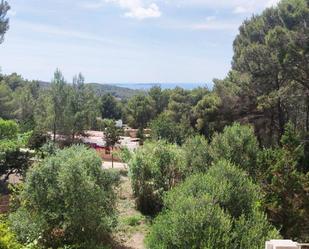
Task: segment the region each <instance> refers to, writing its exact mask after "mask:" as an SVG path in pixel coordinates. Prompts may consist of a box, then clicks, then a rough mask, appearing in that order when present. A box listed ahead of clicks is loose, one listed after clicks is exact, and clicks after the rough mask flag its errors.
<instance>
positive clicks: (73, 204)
mask: <svg viewBox="0 0 309 249" xmlns="http://www.w3.org/2000/svg"><path fill="white" fill-rule="evenodd" d="M116 180H117V176H116V175H115V174H112V173H111V172H109V171H104V170H102V168H101V160H100V158H99V157H98V156H97V155H96V153H95V152H94V151H90V150H88V149H86V148H85V147H83V146H73V147H71V148H68V149H65V150H62V151H58V152H57V153H56V154H55V155H52V156H50V157H48V158H46V159H44V160H43V161H42V162H40V163H38V164H36V165H35V166H34V167H33V168H31V169H30V171H29V173H28V174H27V177H26V182H25V185H24V189H23V191H22V192H21V194H20V197H19V198H20V203H21V206H20V207H19V208H18V210H17V211H16V212H14V213H12V214H11V216H10V219H11V221H12V227H13V230H14V231H15V232H16V233H17V236H18V238H19V240H21V241H23V242H26V241H29V240H30V241H34V240H39V243H40V244H42V245H44V246H47V247H53V248H54V247H57V246H63V245H64V244H68V245H72V244H78V245H85V244H89V243H97V244H99V243H100V242H102V241H103V240H104V238H106V236H107V235H108V234H109V232H110V231H111V229H112V227H113V226H114V225H115V221H116V216H115V208H114V204H115V203H114V199H115V196H114V192H113V188H112V187H113V184H114V183H115V182H116Z"/></svg>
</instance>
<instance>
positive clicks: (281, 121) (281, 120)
mask: <svg viewBox="0 0 309 249" xmlns="http://www.w3.org/2000/svg"><path fill="white" fill-rule="evenodd" d="M277 111H278V123H279V136H278V143H279V144H280V140H281V137H282V135H283V133H284V126H285V121H284V113H283V110H282V105H281V99H280V98H279V100H278V104H277Z"/></svg>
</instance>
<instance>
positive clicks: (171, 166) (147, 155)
mask: <svg viewBox="0 0 309 249" xmlns="http://www.w3.org/2000/svg"><path fill="white" fill-rule="evenodd" d="M129 167H130V177H131V179H132V187H133V192H134V194H135V196H136V198H137V207H138V209H139V210H140V211H142V212H143V213H144V214H150V215H153V214H155V213H157V212H158V211H160V210H161V208H162V197H163V194H164V193H165V192H166V191H168V190H170V189H171V188H172V187H173V186H175V185H176V184H177V183H178V182H179V181H180V180H181V179H182V178H183V171H184V167H185V158H184V156H183V153H182V150H181V148H180V147H178V146H177V145H171V144H168V143H166V142H164V141H159V142H155V143H146V144H145V145H144V146H143V147H141V148H139V149H138V150H137V151H136V152H135V153H134V154H133V155H132V158H131V160H130V161H129Z"/></svg>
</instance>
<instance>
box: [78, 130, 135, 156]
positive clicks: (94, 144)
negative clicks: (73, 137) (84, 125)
mask: <svg viewBox="0 0 309 249" xmlns="http://www.w3.org/2000/svg"><path fill="white" fill-rule="evenodd" d="M80 140H81V141H82V142H83V143H84V144H86V145H88V146H89V147H91V148H93V149H95V150H96V151H97V153H98V154H99V155H100V157H101V158H102V159H104V160H112V151H111V148H110V147H108V146H106V142H105V139H104V132H102V131H86V132H85V136H81V137H80ZM138 147H139V141H138V140H136V139H133V138H131V137H123V136H121V137H120V140H119V143H118V144H117V145H116V146H115V147H114V152H117V151H118V150H119V149H120V148H128V149H129V150H130V151H134V150H136V149H137V148H138ZM114 159H115V161H119V159H118V158H114Z"/></svg>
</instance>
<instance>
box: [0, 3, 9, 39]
mask: <svg viewBox="0 0 309 249" xmlns="http://www.w3.org/2000/svg"><path fill="white" fill-rule="evenodd" d="M9 9H10V6H9V4H8V2H7V1H4V0H1V2H0V44H1V43H2V42H3V39H4V34H5V33H6V31H7V30H8V29H9V19H8V18H7V13H8V11H9Z"/></svg>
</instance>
